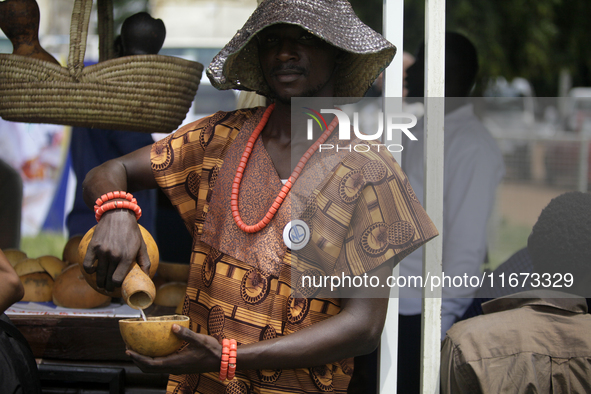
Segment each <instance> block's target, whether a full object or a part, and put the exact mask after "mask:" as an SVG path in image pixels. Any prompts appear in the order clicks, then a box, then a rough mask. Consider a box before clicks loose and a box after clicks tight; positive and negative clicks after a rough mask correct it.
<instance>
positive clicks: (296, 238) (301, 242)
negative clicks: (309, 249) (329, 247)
mask: <svg viewBox="0 0 591 394" xmlns="http://www.w3.org/2000/svg"><path fill="white" fill-rule="evenodd" d="M309 240H310V228H309V227H308V225H307V224H306V222H304V221H303V220H299V219H296V220H292V221H291V222H289V223H287V224H286V225H285V228H284V229H283V242H285V245H286V246H287V247H288V248H289V249H291V250H300V249H302V248H303V247H304V246H306V245H307V244H308V241H309Z"/></svg>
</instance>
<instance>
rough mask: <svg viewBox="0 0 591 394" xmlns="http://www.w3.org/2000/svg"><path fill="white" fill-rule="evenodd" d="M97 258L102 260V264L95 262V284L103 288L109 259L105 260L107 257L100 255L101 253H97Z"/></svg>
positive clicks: (109, 262)
mask: <svg viewBox="0 0 591 394" xmlns="http://www.w3.org/2000/svg"><path fill="white" fill-rule="evenodd" d="M96 257H97V259H98V260H99V261H103V264H100V263H99V264H97V266H96V268H95V272H96V285H97V287H99V288H101V289H104V288H106V282H107V271H108V269H109V265H110V264H111V261H109V260H107V259H108V257H106V256H104V255H102V254H100V253H99V254H97V256H96Z"/></svg>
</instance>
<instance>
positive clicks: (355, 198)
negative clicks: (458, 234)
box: [151, 108, 437, 394]
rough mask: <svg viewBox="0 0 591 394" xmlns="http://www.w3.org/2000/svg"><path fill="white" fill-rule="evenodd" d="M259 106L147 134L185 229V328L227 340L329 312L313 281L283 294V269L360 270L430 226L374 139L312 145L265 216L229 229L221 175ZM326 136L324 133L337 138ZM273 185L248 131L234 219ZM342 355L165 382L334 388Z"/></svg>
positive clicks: (332, 307) (203, 387) (172, 389)
mask: <svg viewBox="0 0 591 394" xmlns="http://www.w3.org/2000/svg"><path fill="white" fill-rule="evenodd" d="M263 112H264V108H254V109H248V110H238V111H235V112H218V113H216V114H214V115H212V116H210V117H207V118H204V119H202V120H199V121H197V122H194V123H191V124H189V125H186V126H184V127H182V128H181V129H179V130H178V131H177V132H175V133H174V134H171V135H170V136H168V137H166V138H164V139H163V140H160V141H159V142H157V143H155V144H154V146H153V148H152V153H151V162H152V169H153V171H154V175H155V178H156V180H157V182H158V184H159V186H160V187H161V188H162V190H163V191H164V192H165V193H166V195H167V196H168V197H169V198H170V200H171V201H172V204H173V205H174V206H175V207H176V209H177V210H178V212H179V213H180V215H181V216H182V218H183V220H184V222H185V224H186V226H187V228H188V230H189V231H190V232H191V233H192V234H193V239H194V243H193V253H192V258H191V271H190V276H189V282H188V287H187V293H186V296H185V303H184V307H183V314H185V315H188V316H189V317H190V318H191V329H192V330H193V331H195V332H198V333H201V334H208V335H211V336H213V337H215V338H216V339H218V340H219V341H221V340H222V339H223V338H235V339H236V340H237V341H238V344H239V346H240V344H248V343H253V342H258V341H263V340H267V339H272V338H276V337H281V336H284V335H288V334H290V333H293V332H295V331H298V330H301V329H303V328H306V327H308V326H310V325H311V324H314V323H317V322H319V321H322V320H324V319H327V318H329V317H331V316H334V315H336V314H337V313H339V311H340V300H339V299H338V298H334V296H333V298H329V297H320V295H321V293H322V291H323V290H322V289H321V288H315V287H311V286H309V287H302V286H299V287H298V289H296V290H298V291H299V292H298V294H303V295H305V296H306V297H301V296H300V297H295V296H294V295H293V292H292V287H293V286H292V278H297V277H299V276H300V275H302V274H306V275H312V276H314V275H333V274H334V275H336V274H338V275H341V274H345V275H351V274H353V275H360V274H363V273H365V272H368V271H370V270H372V269H374V268H376V267H378V266H379V265H381V264H382V263H384V262H386V261H388V260H390V259H394V261H396V262H398V261H400V260H401V259H402V258H403V257H404V256H406V255H408V254H409V253H410V252H412V251H413V250H415V249H416V248H418V247H419V246H420V245H422V244H423V243H425V242H426V241H428V240H429V239H431V238H433V237H434V236H436V235H437V230H436V229H435V227H434V226H433V224H432V222H431V220H430V219H429V217H428V216H427V214H426V213H425V211H424V210H423V208H422V207H421V205H420V203H419V202H418V199H417V198H416V196H415V195H414V192H413V191H412V188H411V187H410V185H409V183H408V180H407V179H406V176H405V175H404V173H403V172H402V171H401V169H400V167H399V166H398V164H396V162H395V161H394V159H393V158H392V156H391V154H390V153H389V152H388V151H387V150H385V149H384V152H381V153H377V152H375V151H370V152H366V153H356V152H353V153H350V152H348V151H346V150H345V151H343V150H341V151H339V152H334V153H331V154H327V155H324V153H322V154H314V155H313V156H312V157H311V158H310V160H309V161H308V162H307V164H306V167H305V169H304V171H303V172H302V173H301V175H300V177H299V178H298V181H297V182H296V184H295V185H294V186H293V188H292V190H291V191H290V193H289V194H288V195H287V197H286V199H285V201H284V202H283V204H282V206H281V208H280V209H279V210H278V211H277V213H276V215H275V217H274V218H273V220H271V222H270V223H269V225H267V226H266V227H265V228H264V229H263V230H262V231H259V232H257V233H254V234H247V233H244V232H243V231H241V230H240V229H239V228H238V227H237V226H236V224H235V223H234V220H233V217H232V213H231V209H230V198H231V196H230V195H231V190H232V188H231V185H232V182H233V179H234V175H235V174H236V169H237V167H238V163H239V162H240V158H241V155H242V152H243V151H244V147H245V146H246V142H247V140H248V138H249V137H250V135H251V133H252V131H253V130H254V129H255V127H256V126H257V124H258V123H259V121H260V119H261V118H262V114H263ZM333 134H334V135H335V136H331V137H330V138H329V140H328V141H327V142H326V143H330V142H331V138H337V134H338V133H333ZM333 142H334V141H333ZM353 142H354V141H353ZM222 164H223V165H222ZM281 187H282V183H281V180H280V179H279V177H278V175H277V173H276V171H275V168H274V166H273V162H272V160H271V158H270V157H269V155H268V153H267V152H266V150H265V148H264V146H263V143H262V141H261V138H259V139H258V140H257V141H256V143H255V146H254V148H253V151H252V154H251V156H250V159H249V161H248V164H247V167H246V169H245V171H244V175H243V178H242V181H241V186H240V196H239V206H240V213H241V215H242V219H243V220H244V222H245V223H247V224H252V223H257V222H258V221H259V220H260V219H261V218H262V217H263V216H264V215H265V214H266V212H267V210H268V209H269V207H270V206H271V205H272V204H273V202H274V200H275V197H276V196H277V194H278V193H279V191H280V190H281ZM292 219H301V220H303V221H304V222H306V224H307V225H308V226H309V229H310V234H311V235H310V241H309V242H308V244H307V245H306V246H305V247H304V248H303V249H301V250H299V251H298V252H297V253H295V252H294V253H292V251H291V250H290V249H288V248H287V247H286V245H285V243H284V242H283V230H284V227H285V226H286V225H287V223H288V222H290V220H292ZM295 283H300V282H295ZM335 335H338V332H335ZM238 357H240V351H238ZM351 360H352V359H349V360H341V361H336V362H334V363H332V364H328V365H321V366H316V367H311V368H301V369H292V370H279V369H277V370H240V371H237V372H236V378H235V379H233V380H232V381H231V382H228V381H225V382H220V381H219V377H218V375H219V374H218V373H217V372H215V373H206V374H195V375H180V376H177V375H171V377H170V380H169V384H168V391H167V392H168V393H194V392H195V393H232V394H234V393H236V394H239V393H316V392H335V393H337V392H338V393H346V390H347V385H348V383H349V380H350V376H351V373H352V367H353V366H352V364H351Z"/></svg>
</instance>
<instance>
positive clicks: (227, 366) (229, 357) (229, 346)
mask: <svg viewBox="0 0 591 394" xmlns="http://www.w3.org/2000/svg"><path fill="white" fill-rule="evenodd" d="M237 351H238V344H237V342H236V340H235V339H226V338H224V339H222V362H221V364H220V380H221V381H224V380H226V379H228V380H232V379H234V375H235V374H236V353H237Z"/></svg>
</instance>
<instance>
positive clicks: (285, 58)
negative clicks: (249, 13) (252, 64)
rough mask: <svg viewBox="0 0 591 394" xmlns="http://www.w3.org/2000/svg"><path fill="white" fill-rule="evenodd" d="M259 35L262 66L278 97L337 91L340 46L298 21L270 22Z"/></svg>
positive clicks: (282, 99)
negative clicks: (329, 42) (275, 23)
mask: <svg viewBox="0 0 591 394" xmlns="http://www.w3.org/2000/svg"><path fill="white" fill-rule="evenodd" d="M257 38H258V40H259V61H260V64H261V69H262V71H263V75H264V77H265V81H266V82H267V84H268V85H269V88H270V89H271V92H273V94H274V96H275V98H276V99H277V100H278V101H280V102H283V103H286V104H289V103H290V99H291V98H292V97H330V96H332V95H333V92H334V89H333V88H334V79H335V68H336V59H337V54H338V53H339V51H338V49H336V48H335V47H333V46H332V45H330V44H327V43H326V42H324V41H323V40H321V39H320V38H318V37H316V36H315V35H313V34H311V33H309V32H307V31H306V30H304V29H302V28H301V27H299V26H295V25H287V24H279V25H273V26H269V27H267V28H266V29H265V30H263V31H262V32H260V33H259V34H258V36H257Z"/></svg>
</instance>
